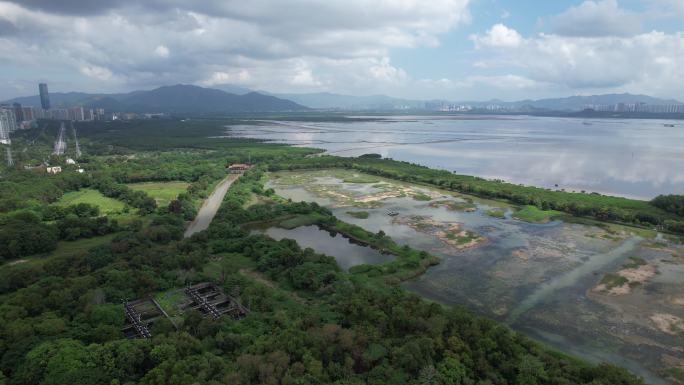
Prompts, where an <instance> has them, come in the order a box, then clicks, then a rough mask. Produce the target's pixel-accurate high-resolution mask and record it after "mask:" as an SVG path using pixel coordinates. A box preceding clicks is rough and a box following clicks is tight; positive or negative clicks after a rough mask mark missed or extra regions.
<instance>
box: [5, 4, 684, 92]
mask: <svg viewBox="0 0 684 385" xmlns="http://www.w3.org/2000/svg"><path fill="white" fill-rule="evenodd" d="M683 16H684V5H683V4H682V3H681V2H679V1H675V0H622V1H616V0H597V1H576V0H563V1H558V2H552V3H550V4H549V3H546V4H539V2H535V1H531V0H524V1H517V2H516V1H512V0H481V1H468V0H440V1H435V2H430V3H429V4H425V3H424V2H417V1H404V2H401V4H398V3H396V2H392V1H386V2H381V3H380V4H377V3H371V2H368V1H365V0H358V1H355V2H353V3H346V2H345V3H342V2H336V1H326V2H319V1H304V0H301V1H300V0H297V1H294V0H293V1H289V2H283V3H278V4H272V3H270V2H267V1H256V2H250V3H249V4H240V5H235V4H232V5H231V6H226V5H225V4H223V3H222V2H203V4H202V5H196V4H194V5H188V4H183V3H182V2H176V1H162V2H158V1H154V2H152V1H150V2H131V1H125V0H122V1H117V2H113V3H111V2H103V3H100V2H90V3H88V4H87V5H83V4H79V5H78V6H76V5H75V4H72V3H63V2H48V1H42V0H31V1H0V26H2V27H1V28H0V32H2V39H3V42H4V43H6V47H7V49H4V50H3V52H2V53H0V59H2V60H1V62H0V63H1V64H0V70H1V71H0V72H1V75H0V100H6V99H10V98H12V97H16V96H26V95H33V94H34V91H33V90H34V89H35V88H34V87H35V84H36V83H41V82H49V83H50V85H51V86H50V88H51V90H53V91H56V92H65V91H72V90H73V91H83V92H114V93H115V92H128V91H132V90H137V89H151V88H155V87H156V86H160V85H164V84H177V83H186V84H196V85H201V86H216V85H219V84H236V85H241V86H244V87H248V88H250V89H254V90H268V91H272V92H286V93H289V92H297V93H301V92H334V93H342V94H351V95H369V94H387V95H390V96H395V97H402V98H410V99H433V98H436V99H447V100H488V99H492V98H499V99H503V100H518V99H527V98H531V99H538V98H545V97H559V96H568V95H591V94H603V93H622V92H630V93H636V94H648V95H653V96H657V97H663V98H675V99H679V100H681V99H682V98H684V96H683V95H682V94H681V91H680V90H681V89H682V87H683V86H684V75H682V74H681V72H680V71H678V68H681V66H682V65H684V63H683V62H682V60H684V59H682V58H683V57H684V55H683V52H684V43H683V42H684V32H682V31H684V25H683V24H684V23H683V22H682V20H684V17H683ZM141 37H142V38H141Z"/></svg>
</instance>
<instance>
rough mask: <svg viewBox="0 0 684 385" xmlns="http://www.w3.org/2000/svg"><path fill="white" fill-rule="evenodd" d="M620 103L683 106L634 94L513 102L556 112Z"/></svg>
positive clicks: (673, 101) (666, 100) (668, 100)
mask: <svg viewBox="0 0 684 385" xmlns="http://www.w3.org/2000/svg"><path fill="white" fill-rule="evenodd" d="M618 103H625V104H636V103H644V104H659V105H662V104H683V103H682V102H679V101H677V100H673V99H660V98H654V97H652V96H648V95H633V94H627V93H625V94H606V95H590V96H570V97H566V98H553V99H539V100H522V101H518V102H513V103H511V104H513V105H516V106H518V107H522V106H526V105H527V106H531V107H534V108H541V109H547V110H555V111H579V110H582V109H584V107H585V106H587V105H591V104H599V105H612V104H618Z"/></svg>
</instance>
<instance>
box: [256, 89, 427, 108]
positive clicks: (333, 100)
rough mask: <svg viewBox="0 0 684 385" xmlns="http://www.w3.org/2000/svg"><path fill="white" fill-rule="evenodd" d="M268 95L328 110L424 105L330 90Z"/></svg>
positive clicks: (382, 96)
mask: <svg viewBox="0 0 684 385" xmlns="http://www.w3.org/2000/svg"><path fill="white" fill-rule="evenodd" d="M262 92H263V91H262ZM264 93H267V92H264ZM268 94H270V93H268ZM270 95H273V96H277V97H279V98H284V99H288V100H292V101H294V102H296V103H299V104H301V105H303V106H307V107H309V108H317V109H328V110H396V109H407V108H411V109H422V108H424V107H425V101H422V100H407V99H400V98H394V97H391V96H387V95H370V96H352V95H342V94H334V93H330V92H317V93H308V94H270Z"/></svg>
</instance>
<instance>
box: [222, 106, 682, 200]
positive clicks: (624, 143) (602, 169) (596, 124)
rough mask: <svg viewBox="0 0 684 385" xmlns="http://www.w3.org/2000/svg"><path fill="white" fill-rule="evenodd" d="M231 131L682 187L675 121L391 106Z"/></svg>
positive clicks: (543, 181)
mask: <svg viewBox="0 0 684 385" xmlns="http://www.w3.org/2000/svg"><path fill="white" fill-rule="evenodd" d="M665 123H671V124H674V125H675V127H664V124H665ZM229 133H230V134H231V135H238V136H246V137H251V138H259V139H266V140H270V141H274V142H282V143H288V144H294V145H298V146H308V147H317V148H323V149H325V150H327V151H328V152H329V153H331V154H334V155H340V156H357V155H361V154H364V153H370V152H373V153H379V154H381V155H383V156H384V157H389V158H393V159H397V160H404V161H410V162H414V163H419V164H422V165H425V166H429V167H434V168H442V169H447V170H450V171H456V172H458V173H461V174H468V175H477V176H481V177H484V178H489V179H503V180H506V181H509V182H513V183H523V184H527V185H534V186H540V187H547V188H564V189H566V190H568V191H571V190H576V191H581V190H586V191H595V192H600V193H605V194H613V195H621V196H629V197H635V198H642V199H650V198H652V197H654V196H656V195H658V194H664V193H670V194H682V193H684V171H683V170H684V122H681V121H663V120H638V119H624V120H622V119H600V120H599V119H595V120H583V119H570V118H546V117H528V116H516V117H473V116H468V117H457V116H451V117H444V116H441V117H434V116H432V117H425V116H411V117H406V116H402V117H396V116H394V117H385V119H384V120H381V121H373V122H353V123H339V122H335V123H332V122H324V123H303V122H287V121H268V122H262V124H261V125H258V126H254V125H238V126H231V127H230V129H229ZM556 185H558V187H556Z"/></svg>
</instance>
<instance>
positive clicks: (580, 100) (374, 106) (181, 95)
mask: <svg viewBox="0 0 684 385" xmlns="http://www.w3.org/2000/svg"><path fill="white" fill-rule="evenodd" d="M50 101H51V104H52V106H53V107H72V106H77V105H82V106H84V107H86V108H104V109H105V110H107V111H112V112H121V111H128V112H167V113H177V114H193V113H199V114H211V113H240V112H286V111H306V110H309V109H321V110H340V111H364V110H365V111H369V110H377V111H390V110H438V109H439V108H440V106H443V105H449V104H457V105H469V106H471V107H472V108H475V109H479V108H485V107H487V106H491V105H496V106H499V107H502V108H506V109H509V110H518V111H581V110H582V109H584V108H585V106H587V105H613V104H618V103H625V104H633V103H645V104H651V105H663V104H684V103H682V102H679V101H677V100H673V99H660V98H654V97H651V96H648V95H633V94H627V93H625V94H606V95H591V96H570V97H566V98H550V99H538V100H520V101H514V102H506V101H501V100H488V101H461V102H453V101H447V100H411V99H401V98H395V97H391V96H386V95H370V96H352V95H343V94H335V93H329V92H319V93H301V94H296V93H287V94H286V93H271V92H268V91H253V90H250V89H247V88H244V87H240V86H235V85H231V84H222V85H216V86H214V87H213V88H204V87H199V86H194V85H184V84H178V85H173V86H163V87H159V88H156V89H153V90H147V91H133V92H129V93H121V94H88V93H83V92H67V93H59V92H53V93H50ZM14 102H18V103H21V104H22V105H26V106H40V98H39V96H38V95H35V96H28V97H21V98H15V99H11V100H8V101H5V102H4V103H14Z"/></svg>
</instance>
